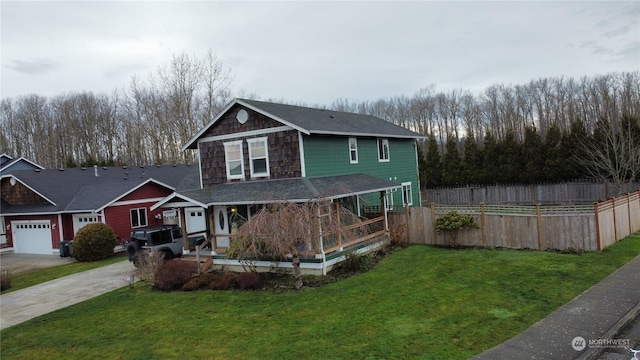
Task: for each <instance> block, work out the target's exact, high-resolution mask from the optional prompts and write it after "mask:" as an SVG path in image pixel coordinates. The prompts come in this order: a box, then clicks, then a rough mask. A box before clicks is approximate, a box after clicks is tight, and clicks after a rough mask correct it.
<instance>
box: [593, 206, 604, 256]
mask: <svg viewBox="0 0 640 360" xmlns="http://www.w3.org/2000/svg"><path fill="white" fill-rule="evenodd" d="M593 214H594V216H595V220H596V248H597V249H598V251H600V250H602V243H601V241H600V219H599V215H600V211H598V203H595V204H594V205H593Z"/></svg>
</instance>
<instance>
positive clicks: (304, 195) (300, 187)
mask: <svg viewBox="0 0 640 360" xmlns="http://www.w3.org/2000/svg"><path fill="white" fill-rule="evenodd" d="M397 187H399V185H398V184H395V183H393V182H391V181H388V180H383V179H379V178H376V177H373V176H369V175H365V174H353V175H338V176H325V177H317V178H292V179H278V180H261V181H245V182H236V183H226V184H218V185H214V186H212V187H210V188H206V189H198V190H190V191H180V192H179V195H180V196H182V197H185V198H188V199H191V200H194V201H195V202H197V203H198V204H201V205H205V206H208V205H241V204H262V203H274V202H282V201H295V202H304V201H308V200H312V199H320V198H329V199H331V198H340V197H345V196H351V195H360V194H366V193H371V192H376V191H384V190H387V189H392V188H397Z"/></svg>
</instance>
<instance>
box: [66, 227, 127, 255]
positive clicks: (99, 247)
mask: <svg viewBox="0 0 640 360" xmlns="http://www.w3.org/2000/svg"><path fill="white" fill-rule="evenodd" d="M117 242H118V237H117V236H116V233H115V232H114V231H113V229H112V228H111V226H109V225H107V224H102V223H94V224H89V225H86V226H84V227H83V228H82V229H80V230H78V233H77V234H76V236H75V237H74V238H73V257H74V258H76V260H78V261H97V260H102V259H106V258H108V257H111V256H113V255H114V252H113V248H114V247H115V246H116V244H117Z"/></svg>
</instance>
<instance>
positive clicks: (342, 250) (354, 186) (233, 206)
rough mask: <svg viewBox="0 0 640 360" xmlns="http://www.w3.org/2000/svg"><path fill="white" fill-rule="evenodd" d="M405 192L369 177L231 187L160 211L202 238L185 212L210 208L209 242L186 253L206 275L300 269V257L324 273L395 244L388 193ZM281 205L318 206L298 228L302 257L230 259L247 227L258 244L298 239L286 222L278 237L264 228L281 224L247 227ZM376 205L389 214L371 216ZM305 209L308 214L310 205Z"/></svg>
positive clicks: (187, 195) (184, 198)
mask: <svg viewBox="0 0 640 360" xmlns="http://www.w3.org/2000/svg"><path fill="white" fill-rule="evenodd" d="M398 187H399V186H398V185H397V184H394V183H392V182H390V181H386V180H382V179H378V178H373V177H371V176H368V175H362V174H355V175H344V176H333V177H324V178H296V179H282V180H264V181H252V182H239V183H227V184H221V185H218V186H214V187H211V188H207V189H200V190H192V191H186V192H182V193H180V194H178V193H174V194H172V195H171V196H169V197H167V198H165V199H164V200H162V201H160V202H159V203H157V204H156V205H154V207H152V209H153V208H158V207H163V208H171V209H173V210H176V211H177V213H178V217H179V223H180V224H181V225H182V228H183V234H186V236H192V235H195V234H196V232H192V233H190V232H189V231H187V230H188V229H187V227H186V226H185V224H187V219H186V215H185V213H186V211H185V209H187V208H190V207H193V206H198V207H200V208H202V209H203V210H204V212H205V214H206V220H207V234H208V235H207V239H206V240H205V242H204V243H203V244H200V245H198V246H189V245H188V242H185V248H184V252H183V255H184V257H185V258H188V259H193V260H195V261H197V262H198V263H199V264H200V272H203V271H208V270H210V269H213V268H222V267H224V268H225V269H233V270H243V269H244V268H246V267H247V265H248V264H250V265H251V267H252V268H255V269H256V270H257V271H272V270H273V269H275V268H284V269H286V268H292V264H291V257H293V255H296V256H298V257H299V258H300V261H301V270H303V271H304V272H306V273H315V274H320V275H322V274H326V273H327V271H329V270H331V268H333V266H334V265H335V264H336V263H338V262H340V261H342V260H344V259H345V256H346V254H347V253H348V252H356V253H366V252H370V251H373V250H375V249H378V248H380V247H381V246H382V245H383V244H384V243H385V242H387V241H388V239H389V231H388V219H387V211H386V206H385V201H386V196H385V194H386V193H387V192H388V191H390V190H392V189H396V188H398ZM278 204H280V205H283V204H298V205H304V206H305V207H304V208H307V207H309V206H312V207H313V210H309V211H310V212H306V217H305V218H304V220H298V221H297V222H296V223H295V224H297V225H296V226H298V227H299V226H300V224H304V227H305V230H304V231H302V232H300V231H299V232H298V233H297V235H295V236H294V237H293V239H296V240H295V241H296V245H294V247H293V249H296V250H295V251H291V252H292V253H295V254H289V255H288V256H289V258H287V256H283V254H288V251H286V252H280V253H279V258H278V260H279V261H272V260H271V259H270V258H269V256H265V255H264V254H263V253H259V254H263V255H259V256H256V257H255V259H253V257H252V259H253V260H242V261H241V260H235V259H232V258H231V257H230V256H227V251H228V249H229V247H230V245H231V244H232V243H233V242H234V239H236V238H238V236H240V235H239V234H238V232H240V233H242V232H243V230H241V229H245V231H244V233H245V234H244V236H245V237H244V238H243V239H253V241H267V242H268V241H270V240H271V239H274V238H280V237H282V239H292V238H291V237H287V236H286V235H285V233H286V232H287V231H285V230H287V229H291V227H290V226H289V225H287V224H282V225H279V226H281V227H280V229H282V230H277V231H275V232H272V233H271V235H266V234H264V231H263V230H264V229H266V228H268V227H270V224H274V222H272V221H267V222H263V223H261V225H260V226H259V227H254V228H251V227H250V228H246V226H245V224H254V222H251V220H252V219H254V218H255V219H258V218H260V216H261V215H259V214H264V213H271V214H276V213H279V211H275V210H274V209H276V208H278ZM312 204H313V205H312ZM372 204H376V205H375V206H374V207H375V208H377V209H382V211H381V212H378V213H365V209H367V208H371V205H372ZM377 204H379V205H377ZM263 210H266V211H263ZM300 211H304V210H303V208H300ZM298 213H299V211H297V210H296V211H294V212H292V213H290V214H288V215H287V216H285V218H286V219H289V218H296V217H297V214H298ZM285 222H286V221H285ZM278 224H280V222H278ZM292 226H293V225H292ZM247 229H252V230H247ZM199 232H201V231H199ZM247 232H249V234H247ZM254 234H256V235H254ZM247 236H248V238H247ZM256 236H258V237H259V238H260V239H257V238H256ZM261 239H262V240H261ZM303 239H304V240H303ZM272 243H273V242H272ZM288 246H290V245H288ZM271 254H273V253H271ZM243 264H244V265H245V266H244V267H243V266H242V265H243Z"/></svg>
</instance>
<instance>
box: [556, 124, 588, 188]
mask: <svg viewBox="0 0 640 360" xmlns="http://www.w3.org/2000/svg"><path fill="white" fill-rule="evenodd" d="M588 138H589V136H588V134H587V131H586V130H585V129H584V123H583V122H582V121H580V120H576V121H574V122H572V123H571V131H570V132H569V133H564V134H563V135H562V144H561V145H560V153H561V154H562V156H563V157H564V159H565V165H566V166H565V169H566V173H565V176H566V177H565V180H572V179H583V178H585V177H586V176H587V174H586V173H585V170H584V168H583V167H582V165H581V164H580V159H584V158H585V155H584V153H583V151H584V150H583V149H582V148H581V146H580V143H581V142H584V141H586V139H588Z"/></svg>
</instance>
